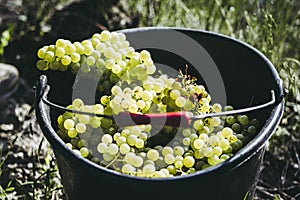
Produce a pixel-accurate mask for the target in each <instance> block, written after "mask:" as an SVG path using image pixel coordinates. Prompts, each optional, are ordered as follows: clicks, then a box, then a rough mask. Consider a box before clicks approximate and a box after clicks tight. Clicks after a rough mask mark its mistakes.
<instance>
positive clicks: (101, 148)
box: [97, 143, 107, 153]
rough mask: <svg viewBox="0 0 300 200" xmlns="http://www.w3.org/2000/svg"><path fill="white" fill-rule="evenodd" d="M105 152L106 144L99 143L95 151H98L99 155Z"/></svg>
mask: <svg viewBox="0 0 300 200" xmlns="http://www.w3.org/2000/svg"><path fill="white" fill-rule="evenodd" d="M106 150H107V144H106V143H99V144H98V145H97V151H98V152H99V153H105V152H106Z"/></svg>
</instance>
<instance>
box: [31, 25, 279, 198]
mask: <svg viewBox="0 0 300 200" xmlns="http://www.w3.org/2000/svg"><path fill="white" fill-rule="evenodd" d="M123 32H124V33H125V35H126V36H127V39H128V41H129V42H130V43H131V44H132V46H133V47H134V48H136V49H137V50H138V49H139V48H140V49H142V48H143V49H148V50H149V51H150V53H151V55H152V57H153V60H154V62H155V63H160V64H163V65H168V66H172V67H174V68H178V67H185V65H186V64H188V65H190V66H192V68H191V70H192V72H191V73H192V75H195V76H197V77H198V78H199V80H202V81H204V82H205V84H206V86H208V90H209V93H211V94H212V99H215V101H216V102H219V101H223V103H228V104H230V105H234V107H235V108H240V107H245V106H247V105H249V102H252V103H253V104H259V103H262V102H266V101H269V100H270V98H271V97H270V96H271V95H270V92H271V91H272V90H273V91H274V92H275V103H274V104H272V105H270V106H268V107H266V108H263V109H260V110H257V111H254V112H251V113H250V114H251V115H253V116H255V117H256V118H258V119H259V121H260V122H261V123H262V128H261V129H260V131H259V132H258V133H257V135H256V136H255V137H254V139H253V140H251V141H250V142H249V143H248V144H247V145H246V146H244V147H243V148H242V149H241V150H240V151H238V152H237V153H236V154H235V155H234V156H233V157H231V158H229V159H228V160H226V161H224V162H223V163H221V164H219V165H216V166H213V167H210V168H207V169H205V170H202V171H198V172H196V173H193V174H189V175H185V176H178V177H172V178H157V179H147V178H140V177H133V176H129V175H125V174H120V173H118V172H115V171H112V170H109V169H106V168H105V167H102V166H100V165H97V164H95V163H93V162H91V161H89V160H88V159H85V158H83V157H80V156H78V155H77V154H75V153H74V152H73V151H72V150H70V149H69V148H68V147H67V146H66V145H65V143H64V142H63V140H62V139H61V138H60V137H59V136H58V135H57V134H56V130H55V129H56V128H54V127H55V123H56V117H57V115H58V114H59V113H58V111H57V110H55V109H51V107H49V106H48V105H47V104H45V102H44V101H43V100H42V96H43V94H44V91H45V89H46V86H47V85H49V86H51V90H50V92H49V95H48V98H49V99H53V100H55V101H56V102H59V103H61V104H64V105H68V104H70V102H71V97H72V85H73V83H74V76H72V75H66V74H67V73H65V72H53V71H52V72H47V73H46V75H42V76H41V77H40V80H39V81H38V84H37V90H36V115H37V120H38V123H39V125H40V127H41V130H42V131H43V134H44V135H45V136H46V138H47V140H48V141H49V142H50V144H51V145H52V148H53V149H54V152H55V156H56V159H57V163H58V167H59V171H60V174H61V176H62V182H63V185H64V191H65V194H66V196H67V198H68V199H70V200H74V199H102V198H103V199H104V195H105V196H107V197H106V198H109V199H121V198H128V199H129V198H162V197H161V196H160V195H162V196H164V197H165V198H168V199H179V197H185V196H186V197H188V198H189V199H205V200H206V199H222V200H224V199H226V200H227V199H228V200H235V199H237V200H242V199H244V198H245V197H247V199H251V198H252V197H253V194H254V191H255V187H256V183H257V180H258V177H259V173H260V168H261V165H262V160H263V155H264V151H265V145H266V142H267V141H268V139H269V138H270V136H271V135H272V133H273V132H274V131H275V129H276V127H277V126H278V124H279V122H280V119H281V117H282V114H283V107H284V99H283V86H282V82H281V79H280V78H279V76H278V74H277V72H276V70H275V68H274V66H273V65H272V63H271V62H270V61H269V60H268V59H267V58H266V57H265V56H264V55H263V54H262V53H261V52H259V51H258V50H256V49H255V48H253V47H251V46H250V45H248V44H245V43H243V42H241V41H238V40H236V39H233V38H230V37H227V36H224V35H221V34H217V33H212V32H206V31H198V30H192V29H182V28H170V27H168V28H136V29H128V30H123ZM168 35H169V36H170V37H166V36H168ZM160 36H161V37H160ZM181 39H183V41H181ZM191 41H192V43H191V44H189V42H191ZM176 44H178V45H180V46H181V48H179V49H178V45H177V46H176ZM165 45H167V46H168V47H167V48H161V47H164V46H165ZM193 45H195V46H193ZM197 45H198V47H197ZM199 45H200V46H201V48H200V47H199ZM173 47H174V51H173V50H170V48H173ZM158 48H159V49H158ZM176 48H177V50H176ZM187 48H190V51H189V54H188V55H187V57H182V56H178V55H179V54H180V55H185V53H184V52H181V50H185V49H187ZM197 48H198V49H197ZM203 49H205V52H207V54H208V55H209V57H210V59H208V60H205V59H203V60H202V57H203V56H202V55H200V54H201V53H204V51H203ZM180 52H181V53H180ZM197 60H198V61H197ZM195 64H196V65H197V66H195ZM207 65H214V66H217V68H215V69H213V67H214V66H209V67H212V68H211V69H209V70H208V72H211V73H219V74H220V76H218V77H219V78H221V79H222V81H223V84H224V85H223V86H220V85H218V84H221V83H218V80H211V79H209V78H208V76H207V74H205V73H206V71H205V70H204V71H203V70H202V68H205V67H206V66H207ZM201 67H202V68H201ZM200 68H201V69H200ZM201 70H202V71H203V73H202V72H201ZM214 70H216V71H214ZM198 71H200V72H201V73H199V72H198ZM200 74H201V75H200ZM211 77H215V76H214V75H213V76H211ZM214 84H215V85H214ZM222 87H224V88H222ZM220 88H221V89H220ZM222 92H224V93H222ZM224 97H226V98H225V99H224ZM245 199H246V198H245Z"/></svg>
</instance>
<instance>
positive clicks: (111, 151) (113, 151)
mask: <svg viewBox="0 0 300 200" xmlns="http://www.w3.org/2000/svg"><path fill="white" fill-rule="evenodd" d="M107 152H108V153H109V154H111V155H116V154H117V153H118V152H119V146H118V145H116V144H114V143H110V144H109V145H108V147H107Z"/></svg>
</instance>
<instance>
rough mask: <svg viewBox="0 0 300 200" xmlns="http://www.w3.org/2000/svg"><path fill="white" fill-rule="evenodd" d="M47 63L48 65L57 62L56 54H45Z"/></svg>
mask: <svg viewBox="0 0 300 200" xmlns="http://www.w3.org/2000/svg"><path fill="white" fill-rule="evenodd" d="M44 58H45V61H46V62H48V63H51V62H53V61H54V60H55V53H54V52H53V51H48V50H47V51H46V52H45V56H44Z"/></svg>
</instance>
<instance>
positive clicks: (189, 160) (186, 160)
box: [182, 156, 195, 168]
mask: <svg viewBox="0 0 300 200" xmlns="http://www.w3.org/2000/svg"><path fill="white" fill-rule="evenodd" d="M182 163H183V165H184V166H185V167H187V168H191V167H193V166H194V164H195V159H194V157H192V156H186V157H184V158H183V161H182Z"/></svg>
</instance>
